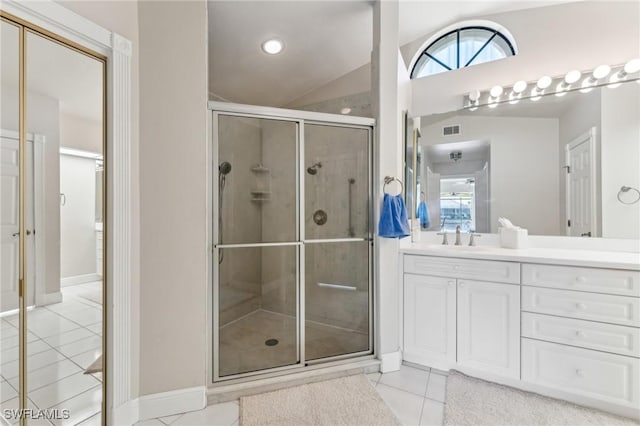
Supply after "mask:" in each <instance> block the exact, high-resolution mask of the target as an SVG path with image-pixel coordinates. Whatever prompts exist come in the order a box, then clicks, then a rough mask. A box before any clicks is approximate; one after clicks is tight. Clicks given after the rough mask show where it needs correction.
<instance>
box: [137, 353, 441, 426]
mask: <svg viewBox="0 0 640 426" xmlns="http://www.w3.org/2000/svg"><path fill="white" fill-rule="evenodd" d="M367 377H368V378H369V380H370V381H371V383H372V384H373V385H374V386H375V388H376V390H377V391H378V393H379V394H380V396H381V397H382V399H383V400H384V401H385V402H386V403H387V405H388V406H389V407H390V408H391V410H392V411H393V412H394V413H395V415H396V417H398V419H400V421H401V422H402V424H403V425H405V426H418V425H428V426H440V425H442V419H443V414H444V396H445V385H446V382H447V376H446V373H444V372H441V371H435V370H433V371H429V370H421V369H417V368H413V367H409V366H406V365H403V366H402V368H401V369H400V371H396V372H393V373H387V374H380V373H372V374H369V375H367ZM239 415H240V407H239V405H238V401H233V402H225V403H222V404H215V405H210V406H208V407H207V408H205V409H204V410H200V411H194V412H191V413H186V414H182V415H177V416H170V417H163V418H159V419H151V420H145V421H143V422H139V423H137V426H166V425H171V426H201V425H202V426H204V425H207V426H209V425H215V426H233V425H238V423H239Z"/></svg>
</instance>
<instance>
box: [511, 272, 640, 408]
mask: <svg viewBox="0 0 640 426" xmlns="http://www.w3.org/2000/svg"><path fill="white" fill-rule="evenodd" d="M522 286H523V287H522V380H525V381H527V382H531V383H535V384H538V385H542V386H545V387H548V388H550V389H552V390H555V391H559V392H570V393H572V394H574V395H577V396H579V397H584V398H589V399H594V400H599V401H605V402H608V403H612V404H616V405H620V406H627V407H631V408H634V409H639V408H640V346H639V344H640V342H639V340H640V272H638V271H628V270H616V269H604V268H578V267H570V266H555V265H554V266H551V265H538V264H526V263H525V264H523V265H522ZM577 402H582V401H577Z"/></svg>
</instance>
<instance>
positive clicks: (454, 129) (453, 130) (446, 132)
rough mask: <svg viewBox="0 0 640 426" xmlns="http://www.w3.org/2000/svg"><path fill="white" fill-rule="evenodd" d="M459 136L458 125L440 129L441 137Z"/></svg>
mask: <svg viewBox="0 0 640 426" xmlns="http://www.w3.org/2000/svg"><path fill="white" fill-rule="evenodd" d="M459 134H460V125H459V124H454V125H453V126H444V127H443V128H442V136H452V135H459Z"/></svg>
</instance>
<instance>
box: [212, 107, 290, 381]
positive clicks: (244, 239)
mask: <svg viewBox="0 0 640 426" xmlns="http://www.w3.org/2000/svg"><path fill="white" fill-rule="evenodd" d="M214 123H215V124H214V125H216V126H217V137H218V153H217V154H218V158H217V159H215V161H216V163H215V164H217V165H218V167H217V174H218V179H217V181H218V184H217V185H216V189H217V192H216V193H214V194H215V196H214V199H215V200H214V205H215V202H216V201H217V207H216V209H215V211H217V212H219V215H218V220H217V221H216V222H217V223H214V232H216V235H217V238H216V239H217V244H218V247H217V258H216V259H214V261H213V263H214V270H215V269H217V271H218V273H217V276H218V286H217V294H214V302H215V303H214V305H215V306H214V312H215V309H217V314H216V315H215V317H216V319H215V320H214V321H216V322H217V329H218V335H217V337H218V338H217V339H214V340H216V341H215V343H214V344H217V345H218V351H217V353H218V357H217V359H216V361H217V363H214V365H216V364H217V368H216V367H214V372H216V373H217V374H216V375H217V376H218V377H226V376H231V375H238V374H244V373H250V372H252V371H257V370H264V369H271V368H277V367H285V366H290V365H295V364H298V363H299V362H300V351H299V333H300V330H299V326H298V324H299V321H298V318H299V304H298V286H297V282H298V262H299V243H298V242H297V241H298V211H297V209H296V206H297V204H298V201H297V192H298V190H297V187H298V183H297V182H298V181H297V162H298V160H297V159H298V151H297V147H298V142H297V138H298V123H296V122H295V121H287V120H274V119H265V118H252V117H242V116H234V115H227V114H219V115H218V114H215V115H214ZM216 225H217V226H216Z"/></svg>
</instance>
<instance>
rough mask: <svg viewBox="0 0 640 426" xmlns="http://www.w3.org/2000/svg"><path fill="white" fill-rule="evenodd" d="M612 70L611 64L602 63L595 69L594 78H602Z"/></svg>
mask: <svg viewBox="0 0 640 426" xmlns="http://www.w3.org/2000/svg"><path fill="white" fill-rule="evenodd" d="M610 72H611V67H610V66H609V65H600V66H598V67H596V69H595V70H593V74H592V76H593V78H594V79H596V80H600V79H601V78H605V77H606V76H608V75H609V73H610Z"/></svg>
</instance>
